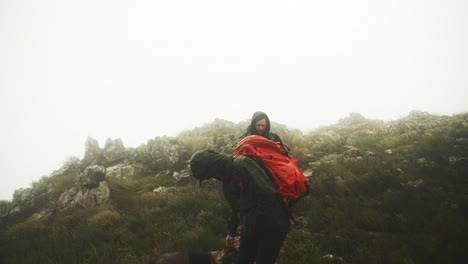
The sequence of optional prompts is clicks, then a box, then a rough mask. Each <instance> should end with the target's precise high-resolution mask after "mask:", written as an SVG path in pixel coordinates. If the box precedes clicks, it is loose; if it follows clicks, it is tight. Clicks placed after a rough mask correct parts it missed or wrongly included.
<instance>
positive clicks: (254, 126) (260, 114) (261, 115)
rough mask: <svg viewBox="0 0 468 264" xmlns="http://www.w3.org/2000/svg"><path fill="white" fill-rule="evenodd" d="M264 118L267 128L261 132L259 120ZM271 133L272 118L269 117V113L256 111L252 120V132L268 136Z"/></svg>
mask: <svg viewBox="0 0 468 264" xmlns="http://www.w3.org/2000/svg"><path fill="white" fill-rule="evenodd" d="M262 119H265V129H264V130H263V132H262V133H260V132H259V131H258V130H257V122H258V121H260V120H262ZM269 133H270V119H269V118H268V116H267V114H265V113H264V112H261V111H258V112H255V113H254V114H253V116H252V121H251V122H250V134H251V135H260V136H264V137H268V135H269Z"/></svg>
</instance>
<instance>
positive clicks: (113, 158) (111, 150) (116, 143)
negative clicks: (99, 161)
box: [102, 138, 126, 165]
mask: <svg viewBox="0 0 468 264" xmlns="http://www.w3.org/2000/svg"><path fill="white" fill-rule="evenodd" d="M102 154H103V163H104V164H106V165H107V164H114V163H116V162H119V161H120V162H121V161H123V160H124V159H125V157H126V153H125V147H124V144H123V142H122V140H121V139H120V138H118V139H116V140H113V139H111V138H108V139H107V141H106V145H105V146H104V150H103V153H102Z"/></svg>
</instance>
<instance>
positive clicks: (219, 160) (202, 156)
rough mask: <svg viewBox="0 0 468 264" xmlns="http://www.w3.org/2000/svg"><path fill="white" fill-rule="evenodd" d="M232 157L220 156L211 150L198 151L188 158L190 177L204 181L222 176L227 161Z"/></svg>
mask: <svg viewBox="0 0 468 264" xmlns="http://www.w3.org/2000/svg"><path fill="white" fill-rule="evenodd" d="M231 157H232V155H226V154H222V153H219V152H216V151H213V150H199V151H197V152H195V153H194V154H193V155H192V158H190V170H191V171H192V176H193V177H195V178H197V179H199V180H205V179H210V178H218V177H219V176H224V175H222V174H224V173H225V172H226V166H227V161H228V160H229V159H230V158H231Z"/></svg>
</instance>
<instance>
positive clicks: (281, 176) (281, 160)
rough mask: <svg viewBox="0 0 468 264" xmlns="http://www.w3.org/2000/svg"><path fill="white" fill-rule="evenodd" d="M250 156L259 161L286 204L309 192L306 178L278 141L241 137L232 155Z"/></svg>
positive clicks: (288, 204)
mask: <svg viewBox="0 0 468 264" xmlns="http://www.w3.org/2000/svg"><path fill="white" fill-rule="evenodd" d="M239 155H245V156H250V157H252V158H254V159H255V160H256V161H257V162H259V163H260V164H261V165H262V166H263V167H264V168H265V169H266V170H268V172H269V174H270V176H271V177H272V179H273V181H274V182H275V184H276V186H277V189H276V191H277V192H278V193H279V194H280V195H281V196H282V198H283V202H284V203H285V205H286V206H288V207H289V206H290V205H291V202H292V201H294V200H297V199H298V198H301V197H302V196H304V195H306V194H307V193H308V192H309V188H308V185H307V181H308V180H309V179H307V178H306V177H304V174H303V173H302V171H301V169H300V168H299V166H297V164H296V162H297V161H299V159H292V158H291V157H290V156H289V155H288V154H287V152H286V150H285V149H284V148H283V147H282V146H281V145H280V144H278V143H276V142H273V141H271V140H269V139H266V138H264V137H262V136H257V135H252V136H248V137H245V138H243V139H242V140H241V141H240V142H239V143H238V144H237V146H236V150H235V151H234V153H233V157H234V158H235V157H237V156H239Z"/></svg>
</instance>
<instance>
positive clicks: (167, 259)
mask: <svg viewBox="0 0 468 264" xmlns="http://www.w3.org/2000/svg"><path fill="white" fill-rule="evenodd" d="M236 257H237V249H234V248H233V249H227V250H220V251H212V252H169V253H165V254H163V255H161V256H159V257H153V258H151V260H150V261H149V262H148V264H233V263H235V260H236Z"/></svg>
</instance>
